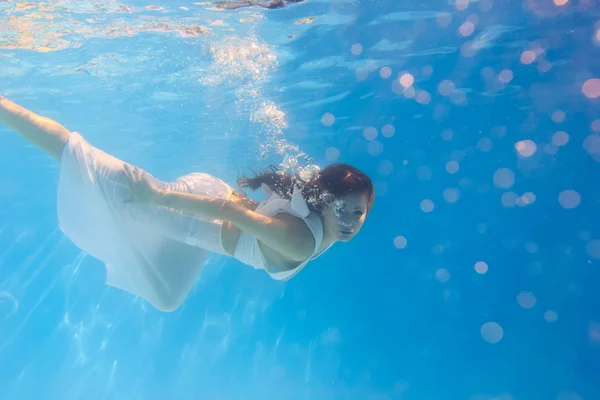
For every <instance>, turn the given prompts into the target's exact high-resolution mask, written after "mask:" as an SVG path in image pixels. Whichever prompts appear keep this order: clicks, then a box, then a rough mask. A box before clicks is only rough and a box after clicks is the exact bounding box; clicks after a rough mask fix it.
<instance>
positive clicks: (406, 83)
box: [399, 73, 415, 88]
mask: <svg viewBox="0 0 600 400" xmlns="http://www.w3.org/2000/svg"><path fill="white" fill-rule="evenodd" d="M399 81H400V84H401V85H402V86H403V87H405V88H409V87H411V86H412V84H413V83H415V78H414V77H413V76H412V75H411V74H409V73H404V74H402V75H401V76H400V79H399Z"/></svg>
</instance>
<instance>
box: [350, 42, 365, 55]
mask: <svg viewBox="0 0 600 400" xmlns="http://www.w3.org/2000/svg"><path fill="white" fill-rule="evenodd" d="M350 51H351V52H352V54H354V55H355V56H358V55H360V54H361V53H362V52H363V47H362V44H360V43H354V44H353V45H352V47H350Z"/></svg>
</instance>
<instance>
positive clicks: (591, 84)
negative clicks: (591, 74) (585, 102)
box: [581, 78, 600, 99]
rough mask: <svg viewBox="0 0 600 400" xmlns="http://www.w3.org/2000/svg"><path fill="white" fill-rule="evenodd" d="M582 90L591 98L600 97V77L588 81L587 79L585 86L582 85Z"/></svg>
mask: <svg viewBox="0 0 600 400" xmlns="http://www.w3.org/2000/svg"><path fill="white" fill-rule="evenodd" d="M581 91H582V92H583V94H584V95H585V96H586V97H588V98H590V99H595V98H597V97H600V79H598V78H593V79H588V80H587V81H585V83H584V84H583V86H581Z"/></svg>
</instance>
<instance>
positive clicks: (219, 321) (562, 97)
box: [0, 0, 600, 400]
mask: <svg viewBox="0 0 600 400" xmlns="http://www.w3.org/2000/svg"><path fill="white" fill-rule="evenodd" d="M599 21H600V5H599V4H598V2H597V1H595V0H581V1H574V0H554V2H553V1H551V0H548V1H546V0H523V1H519V2H509V1H500V0H496V1H492V0H480V1H469V0H451V1H448V2H431V1H429V2H411V1H409V2H396V1H368V0H365V1H312V0H307V1H306V2H303V3H301V4H292V5H288V6H287V7H284V8H282V9H280V10H265V9H263V8H244V9H239V10H234V11H223V10H219V9H217V8H215V7H214V5H212V4H209V3H194V2H181V1H177V2H168V3H164V4H161V3H155V4H152V5H150V4H148V3H143V2H141V1H133V2H123V3H120V2H114V1H106V0H103V1H97V2H86V1H53V2H49V3H35V2H14V1H2V2H0V28H1V29H0V77H2V80H1V81H0V82H2V83H1V84H0V92H1V93H2V94H4V95H6V96H7V97H9V98H11V99H13V100H15V101H17V102H18V103H20V104H23V105H24V106H26V107H29V108H31V109H33V110H34V111H36V112H38V113H41V114H43V115H45V116H48V117H51V118H55V119H57V120H59V121H60V122H61V123H63V124H64V125H65V126H67V127H68V128H69V129H72V130H76V131H78V132H80V133H82V134H83V135H85V136H86V137H87V138H88V139H89V140H90V141H91V142H92V143H93V144H95V145H97V146H99V147H101V148H103V149H104V150H106V151H109V152H111V153H113V154H115V155H116V156H118V157H121V158H124V159H126V160H127V161H129V162H133V163H136V164H139V165H141V166H142V167H144V168H147V169H148V170H149V171H150V172H151V173H153V174H154V175H156V176H158V177H160V178H162V179H167V180H168V179H174V178H176V177H177V176H179V175H182V174H184V173H187V172H191V171H205V172H208V173H212V174H215V175H218V176H220V177H222V178H224V179H225V180H227V181H229V182H230V183H233V182H234V181H235V179H236V178H237V176H238V173H249V172H250V170H251V169H257V168H260V167H264V166H266V165H267V164H268V163H273V164H276V165H281V166H283V167H285V168H289V169H295V168H298V167H300V166H304V165H306V164H309V163H316V164H319V165H325V164H326V163H329V162H335V161H342V162H348V163H351V164H353V165H356V166H357V167H359V168H361V169H363V170H365V171H366V172H368V173H369V174H370V175H371V176H372V177H373V180H374V181H375V184H376V191H377V199H376V203H375V208H374V210H373V214H372V215H370V216H369V220H368V221H367V224H366V225H365V228H364V231H363V232H362V233H361V234H360V235H359V236H358V237H357V238H356V239H355V240H354V241H353V242H352V243H351V244H340V245H337V246H334V248H333V249H332V250H330V251H329V252H328V253H327V254H325V255H324V256H323V257H321V258H319V260H318V261H315V262H313V263H312V264H311V265H309V267H307V268H306V269H305V270H303V271H302V273H301V274H299V275H298V276H297V277H295V278H294V279H293V280H292V281H291V282H289V283H287V284H281V283H278V282H274V281H271V280H269V278H268V277H267V276H266V274H262V273H260V272H257V271H253V270H252V269H251V268H248V267H244V266H242V265H240V264H239V263H237V262H235V261H232V260H225V259H223V258H219V257H214V258H212V259H211V260H210V261H209V264H208V265H207V266H206V267H205V270H204V271H203V273H202V275H201V277H200V279H199V282H198V283H197V285H196V287H195V289H194V290H193V292H192V293H191V294H190V296H189V298H188V300H187V301H186V302H185V304H184V305H183V307H182V308H180V309H179V310H177V311H176V312H174V313H170V314H164V313H159V312H157V311H156V310H153V309H152V308H150V307H149V306H148V305H147V304H146V303H144V302H143V301H141V300H140V299H136V298H133V297H131V296H129V295H127V294H124V293H121V292H119V291H117V290H116V289H109V288H107V287H106V286H105V285H104V284H103V281H104V271H103V268H102V265H101V264H100V263H99V262H98V261H96V260H94V259H92V258H91V257H89V256H86V255H85V254H82V253H81V252H80V251H79V250H78V249H77V248H75V247H74V245H73V244H72V243H71V242H70V241H69V240H68V239H67V238H64V237H63V236H62V234H61V232H60V231H58V230H57V222H56V217H55V215H56V211H55V196H56V192H55V191H56V179H57V173H58V167H57V166H56V165H55V164H53V163H52V161H51V160H50V159H47V158H46V157H44V156H43V155H42V154H40V152H39V151H37V150H36V149H34V148H32V147H30V146H26V144H25V143H24V142H23V141H22V140H21V139H19V138H18V137H16V135H14V134H12V133H10V132H9V131H8V130H6V129H5V128H0V139H1V140H2V146H0V171H2V172H0V360H1V361H2V362H0V398H7V399H38V398H40V393H44V394H45V396H46V397H45V398H60V399H79V398H85V399H137V398H139V399H163V398H176V399H198V398H209V399H212V398H218V399H241V398H243V399H286V400H287V399H303V400H304V399H318V400H326V399H360V400H364V399H367V400H373V399H376V400H388V399H394V400H395V399H417V400H421V399H444V400H445V399H468V400H518V399H556V400H582V399H583V400H588V399H596V398H599V397H600V385H599V384H598V382H599V380H598V376H597V372H596V371H598V370H600V363H599V361H598V360H600V314H599V313H598V310H599V309H600V308H599V307H600V297H599V296H598V294H597V288H598V286H599V284H600V270H599V268H600V231H599V228H598V217H597V214H598V204H599V201H600V193H599V191H598V189H597V188H596V187H597V185H596V184H595V182H596V181H597V176H598V174H599V172H600V169H599V164H598V163H599V162H600V113H599V110H600V73H599V71H600V56H599V51H600V22H599Z"/></svg>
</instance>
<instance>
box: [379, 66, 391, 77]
mask: <svg viewBox="0 0 600 400" xmlns="http://www.w3.org/2000/svg"><path fill="white" fill-rule="evenodd" d="M379 76H381V77H382V78H383V79H387V78H389V77H390V76H392V69H391V68H390V67H383V68H381V69H380V70H379Z"/></svg>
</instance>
